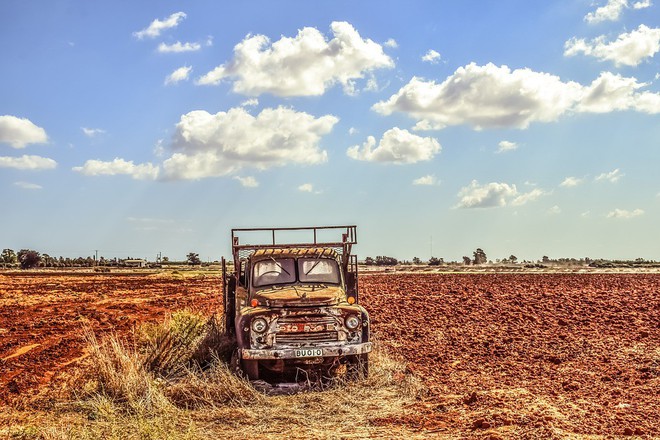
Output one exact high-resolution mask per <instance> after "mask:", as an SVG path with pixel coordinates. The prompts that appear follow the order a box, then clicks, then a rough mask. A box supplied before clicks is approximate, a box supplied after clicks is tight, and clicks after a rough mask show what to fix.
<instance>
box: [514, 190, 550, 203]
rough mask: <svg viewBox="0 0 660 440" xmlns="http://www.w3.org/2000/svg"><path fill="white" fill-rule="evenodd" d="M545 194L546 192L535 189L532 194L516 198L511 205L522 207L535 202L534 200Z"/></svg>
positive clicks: (523, 194)
mask: <svg viewBox="0 0 660 440" xmlns="http://www.w3.org/2000/svg"><path fill="white" fill-rule="evenodd" d="M545 194H546V192H545V191H543V190H542V189H538V188H534V189H533V190H531V191H530V192H527V193H522V194H520V195H518V196H516V197H515V198H514V199H513V200H511V205H512V206H522V205H524V204H526V203H529V202H533V201H534V200H536V199H538V198H539V197H541V196H544V195H545Z"/></svg>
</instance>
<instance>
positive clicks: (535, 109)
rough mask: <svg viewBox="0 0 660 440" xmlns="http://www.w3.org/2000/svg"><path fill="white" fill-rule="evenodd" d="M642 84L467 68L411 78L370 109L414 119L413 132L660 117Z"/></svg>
mask: <svg viewBox="0 0 660 440" xmlns="http://www.w3.org/2000/svg"><path fill="white" fill-rule="evenodd" d="M646 85H647V84H643V83H638V82H637V80H636V79H635V78H624V77H622V76H620V75H615V74H612V73H609V72H603V73H602V74H601V75H600V77H598V78H597V79H596V80H594V81H593V82H592V83H591V84H590V85H589V86H582V85H580V84H578V83H576V82H573V81H569V82H563V81H561V79H560V78H559V77H557V76H554V75H550V74H548V73H540V72H534V71H532V70H530V69H516V70H513V71H512V70H511V69H509V67H507V66H501V67H498V66H495V65H494V64H491V63H489V64H487V65H485V66H478V65H476V64H475V63H471V64H469V65H467V66H465V67H460V68H459V69H457V70H456V71H455V72H454V74H453V75H451V76H449V77H448V78H447V79H446V80H445V81H443V82H442V83H440V84H437V83H435V82H434V81H426V80H423V79H420V78H417V77H413V78H412V79H411V80H410V82H408V84H406V85H404V86H403V87H402V88H401V89H400V90H399V91H398V92H397V93H396V94H394V95H392V96H391V97H390V98H389V99H388V100H386V101H381V102H378V103H376V104H374V105H373V106H372V109H373V110H374V111H376V112H378V113H380V114H383V115H389V114H392V113H393V112H402V113H406V114H408V115H410V116H411V117H413V118H416V119H417V120H418V122H417V124H416V125H415V129H417V130H431V129H436V130H437V129H442V128H444V127H447V126H452V125H461V124H466V125H470V126H472V127H474V128H475V129H477V130H480V129H483V128H500V127H511V128H520V129H524V128H527V127H528V126H529V125H530V124H531V123H532V122H552V121H555V120H557V119H558V118H559V117H560V116H562V115H564V114H566V113H569V112H593V113H603V112H610V111H615V110H636V111H640V112H645V113H660V94H658V93H652V92H648V91H645V92H639V91H638V89H640V88H642V87H644V86H646Z"/></svg>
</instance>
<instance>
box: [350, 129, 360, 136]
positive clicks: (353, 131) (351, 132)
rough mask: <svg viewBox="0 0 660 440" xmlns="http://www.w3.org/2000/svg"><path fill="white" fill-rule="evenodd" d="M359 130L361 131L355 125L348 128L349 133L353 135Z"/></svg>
mask: <svg viewBox="0 0 660 440" xmlns="http://www.w3.org/2000/svg"><path fill="white" fill-rule="evenodd" d="M358 132H359V130H358V129H357V128H355V127H351V128H349V129H348V134H350V135H351V136H353V135H354V134H356V133H358Z"/></svg>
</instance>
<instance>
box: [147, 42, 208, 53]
mask: <svg viewBox="0 0 660 440" xmlns="http://www.w3.org/2000/svg"><path fill="white" fill-rule="evenodd" d="M201 48H202V45H201V44H199V43H182V42H180V41H177V42H176V43H172V44H167V43H160V44H159V45H158V49H157V50H158V52H160V53H181V52H195V51H198V50H200V49H201Z"/></svg>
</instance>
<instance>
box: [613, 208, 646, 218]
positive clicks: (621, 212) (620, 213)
mask: <svg viewBox="0 0 660 440" xmlns="http://www.w3.org/2000/svg"><path fill="white" fill-rule="evenodd" d="M643 214H644V210H643V209H634V210H632V211H628V210H625V209H618V208H617V209H615V210H614V211H610V212H609V213H608V214H607V218H621V219H629V218H633V217H639V216H640V215H643Z"/></svg>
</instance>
